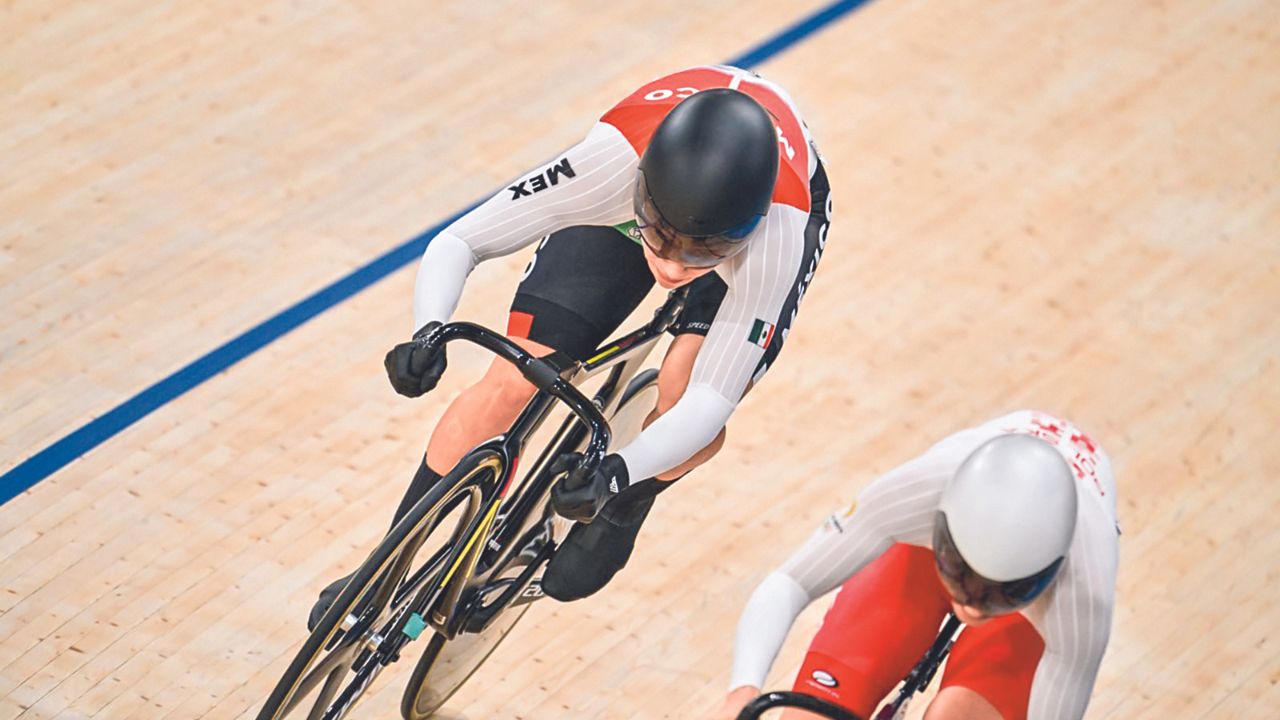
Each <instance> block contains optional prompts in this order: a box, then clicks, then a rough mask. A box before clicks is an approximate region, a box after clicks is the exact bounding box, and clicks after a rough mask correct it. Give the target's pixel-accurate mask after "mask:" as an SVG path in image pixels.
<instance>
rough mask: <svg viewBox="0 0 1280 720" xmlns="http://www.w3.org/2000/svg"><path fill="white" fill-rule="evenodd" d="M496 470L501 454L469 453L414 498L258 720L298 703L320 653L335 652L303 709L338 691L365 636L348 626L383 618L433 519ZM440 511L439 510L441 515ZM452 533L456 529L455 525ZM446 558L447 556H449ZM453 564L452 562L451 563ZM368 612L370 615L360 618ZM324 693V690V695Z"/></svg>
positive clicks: (464, 521)
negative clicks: (312, 699) (318, 690)
mask: <svg viewBox="0 0 1280 720" xmlns="http://www.w3.org/2000/svg"><path fill="white" fill-rule="evenodd" d="M501 471H502V460H501V457H500V456H499V455H498V454H497V453H494V452H492V451H490V452H483V453H472V454H471V455H468V456H467V457H466V458H465V459H464V460H463V461H462V462H461V463H459V464H458V466H457V467H456V468H454V470H453V471H451V472H450V473H449V474H448V475H446V476H445V478H444V479H443V480H441V482H439V483H437V484H436V485H435V487H433V488H432V489H431V490H430V491H429V492H428V493H427V494H426V495H425V496H424V497H423V498H422V499H421V500H419V501H418V503H417V504H416V505H415V506H414V507H413V508H412V509H411V510H410V511H409V512H408V513H407V514H406V515H405V517H404V518H402V519H401V520H400V522H398V523H396V526H395V527H393V528H392V529H391V530H390V531H389V532H388V533H387V535H386V536H385V537H384V538H383V539H382V540H381V541H380V542H379V543H378V545H377V546H376V547H375V548H374V550H373V552H371V553H370V554H369V557H368V558H367V559H366V560H365V561H364V563H363V564H361V565H360V567H359V568H358V569H357V570H356V572H355V573H354V574H353V575H352V578H351V581H350V582H348V583H347V585H346V587H345V588H343V590H342V592H340V593H339V594H338V597H337V598H335V599H334V602H333V604H332V605H331V606H330V607H329V609H328V610H327V611H326V612H325V614H324V616H323V617H321V618H320V621H319V622H318V623H317V624H316V627H315V630H313V631H312V632H311V634H310V635H309V636H308V637H307V639H306V640H305V641H303V644H302V647H301V648H300V649H299V651H298V653H297V655H295V657H294V659H293V661H292V662H290V664H289V667H288V668H287V669H286V670H285V672H284V674H283V675H282V676H281V678H280V680H279V681H278V682H277V683H276V686H275V687H274V688H273V689H272V691H271V694H270V695H269V696H268V697H267V701H266V702H265V703H264V704H263V706H262V709H261V710H260V711H259V712H258V716H257V717H258V720H280V719H281V718H284V717H286V716H288V715H290V714H292V713H293V712H294V711H295V710H299V709H300V706H301V705H302V702H301V701H302V700H305V699H306V696H307V695H309V694H310V692H311V690H314V689H315V687H316V686H317V685H318V684H319V683H320V681H321V679H320V678H319V677H317V675H318V671H319V670H320V669H321V667H324V666H325V665H326V664H327V663H329V660H328V657H326V659H325V660H324V661H320V658H321V656H322V655H326V656H338V657H336V658H335V661H334V662H333V663H329V665H330V667H329V668H328V670H327V672H329V673H330V675H329V676H328V677H327V678H325V679H324V683H325V685H324V687H322V688H321V697H320V698H319V699H318V700H317V703H315V704H313V705H312V710H311V711H310V712H309V714H311V713H314V710H315V707H316V705H319V704H320V702H321V701H325V702H327V700H331V699H332V698H333V696H334V695H335V694H336V693H337V691H338V689H337V687H336V685H335V683H334V680H335V678H338V677H342V678H345V677H346V675H347V674H348V673H347V672H339V671H341V670H344V669H345V670H346V671H349V670H350V668H351V665H352V664H353V663H354V662H355V661H356V660H357V657H356V656H357V654H358V653H359V652H360V650H361V648H358V647H355V645H357V644H359V643H362V642H364V641H365V640H366V637H365V636H363V635H362V636H359V637H357V636H355V635H353V633H352V632H351V631H352V630H355V629H356V628H358V627H363V628H364V629H372V628H376V627H377V626H378V625H379V624H380V623H382V622H383V621H384V620H386V619H389V618H384V617H382V616H383V613H384V611H386V610H387V609H388V608H387V606H388V605H390V604H391V600H392V597H393V595H394V593H395V590H396V587H397V585H399V583H400V581H401V580H402V579H403V578H404V576H405V575H406V574H407V572H408V568H409V563H410V562H411V561H412V559H413V555H414V554H415V553H416V552H417V550H418V549H419V548H420V547H421V546H422V544H423V542H425V541H426V539H427V537H428V536H429V535H430V534H432V533H434V532H435V531H436V530H439V524H438V521H440V520H442V519H444V518H445V517H447V513H448V512H449V511H452V510H453V509H454V508H455V507H456V505H454V504H453V503H454V501H455V500H457V499H458V498H459V497H460V496H461V495H462V493H464V492H468V493H473V500H477V497H476V494H475V493H476V491H478V486H479V485H480V482H481V481H480V478H481V477H482V475H483V474H484V473H486V472H492V473H494V474H495V475H496V474H500V473H501ZM479 512H480V503H479V502H478V501H473V502H472V503H471V504H470V505H469V507H468V509H467V512H466V514H465V516H464V517H463V518H461V520H460V521H459V522H458V523H456V525H457V526H458V527H459V528H461V527H465V526H467V525H469V524H470V523H471V522H473V521H474V520H475V518H476V517H477V516H478V514H479ZM442 513H445V514H444V515H442ZM455 534H457V533H456V531H455ZM450 562H453V561H452V559H450ZM454 566H455V567H456V563H455V564H454ZM442 585H443V583H442ZM441 589H443V588H441ZM370 594H372V595H371V596H370ZM366 596H370V597H368V600H369V601H368V602H362V601H364V600H366ZM358 606H359V607H358ZM371 612H372V614H373V617H372V619H369V620H366V618H367V617H368V615H369V613H371ZM352 616H354V617H357V620H356V622H355V624H354V625H353V626H352V627H349V628H346V629H345V630H343V633H342V635H341V636H339V635H338V631H339V630H340V629H341V628H340V626H341V625H343V624H344V623H345V622H346V621H347V620H348V618H349V617H352ZM339 653H347V654H348V655H349V657H348V658H347V660H349V662H347V661H344V659H343V658H342V657H340V656H339ZM344 663H345V665H344ZM375 674H376V673H375ZM371 679H372V678H370V680H371ZM338 684H340V683H338ZM366 685H367V683H366ZM304 689H305V692H303V693H302V694H301V695H299V690H304ZM361 692H362V691H361ZM326 695H328V698H327V700H326V698H325V696H326ZM357 699H358V695H357V697H356V698H352V700H351V701H350V702H349V703H348V707H347V708H346V709H347V710H349V709H350V706H354V704H355V701H356V700H357ZM345 711H346V710H343V711H341V712H339V714H338V715H337V716H336V717H341V716H342V714H345Z"/></svg>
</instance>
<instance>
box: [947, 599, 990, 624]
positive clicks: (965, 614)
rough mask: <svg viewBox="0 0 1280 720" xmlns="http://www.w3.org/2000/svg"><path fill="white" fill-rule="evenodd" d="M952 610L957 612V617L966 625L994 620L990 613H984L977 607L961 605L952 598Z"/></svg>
mask: <svg viewBox="0 0 1280 720" xmlns="http://www.w3.org/2000/svg"><path fill="white" fill-rule="evenodd" d="M951 612H953V613H955V615H956V619H957V620H959V621H960V622H962V623H964V624H965V625H982V624H984V623H987V622H990V621H991V620H992V617H991V616H990V615H983V614H982V613H981V612H979V611H978V609H977V608H971V607H969V606H968V605H961V604H960V603H958V602H956V601H955V599H952V600H951Z"/></svg>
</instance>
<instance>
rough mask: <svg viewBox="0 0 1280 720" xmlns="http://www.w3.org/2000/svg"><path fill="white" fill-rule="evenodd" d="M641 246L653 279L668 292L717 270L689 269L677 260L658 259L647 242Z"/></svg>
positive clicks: (707, 268)
mask: <svg viewBox="0 0 1280 720" xmlns="http://www.w3.org/2000/svg"><path fill="white" fill-rule="evenodd" d="M642 232H643V231H642ZM640 245H641V247H643V248H644V260H645V262H647V263H649V271H650V272H652V273H653V278H654V279H655V280H657V281H658V284H659V285H661V286H662V287H664V288H666V289H667V290H671V289H674V288H678V287H680V286H681V285H684V284H686V283H689V282H692V281H693V280H696V279H697V278H700V277H702V276H703V275H706V274H707V273H709V272H711V271H712V270H714V269H715V268H709V267H706V268H700V267H687V266H685V265H684V264H682V263H679V262H676V261H675V260H667V259H665V258H660V257H658V256H657V255H655V254H654V252H653V248H651V247H649V243H647V242H642V243H640Z"/></svg>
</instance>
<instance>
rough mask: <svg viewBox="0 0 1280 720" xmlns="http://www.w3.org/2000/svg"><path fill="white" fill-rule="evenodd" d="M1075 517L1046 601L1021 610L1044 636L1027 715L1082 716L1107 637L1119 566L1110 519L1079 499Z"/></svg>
mask: <svg viewBox="0 0 1280 720" xmlns="http://www.w3.org/2000/svg"><path fill="white" fill-rule="evenodd" d="M1080 518H1081V522H1080V525H1079V526H1077V528H1076V539H1075V540H1074V541H1073V542H1072V546H1071V550H1070V552H1069V553H1068V555H1067V563H1066V565H1065V566H1064V568H1063V570H1064V571H1063V573H1062V574H1061V575H1060V576H1059V577H1058V579H1057V581H1055V583H1054V587H1053V589H1052V590H1051V591H1050V592H1051V593H1052V595H1050V596H1049V597H1048V603H1047V606H1045V607H1044V608H1043V610H1042V611H1041V612H1029V613H1027V617H1028V619H1030V620H1031V621H1032V623H1033V624H1034V625H1035V628H1036V631H1037V632H1039V633H1040V637H1042V638H1043V639H1044V654H1043V655H1041V657H1040V664H1039V665H1038V666H1036V674H1035V679H1034V680H1033V681H1032V683H1031V698H1030V701H1029V702H1028V704H1027V718H1028V720H1050V719H1051V718H1052V719H1053V720H1058V719H1059V718H1067V719H1072V718H1081V717H1084V713H1085V709H1086V708H1087V707H1088V705H1089V698H1090V696H1091V695H1092V694H1093V685H1094V682H1095V680H1096V679H1097V676H1098V668H1099V667H1100V666H1101V665H1102V656H1103V654H1104V653H1105V652H1106V649H1107V643H1108V641H1109V640H1110V637H1111V620H1112V615H1113V612H1114V606H1115V585H1116V571H1117V568H1118V565H1119V555H1118V543H1117V540H1116V531H1115V523H1114V521H1112V520H1110V519H1108V518H1107V517H1106V516H1105V515H1104V514H1103V513H1102V512H1100V511H1098V510H1097V508H1096V507H1095V506H1094V505H1093V504H1085V503H1082V504H1081V514H1080ZM1033 608H1034V606H1033Z"/></svg>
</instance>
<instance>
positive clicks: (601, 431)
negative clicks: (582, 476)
mask: <svg viewBox="0 0 1280 720" xmlns="http://www.w3.org/2000/svg"><path fill="white" fill-rule="evenodd" d="M425 340H426V341H427V343H429V344H431V345H435V346H437V347H440V348H443V347H444V346H445V345H447V344H448V343H451V342H453V341H455V340H465V341H467V342H469V343H473V344H475V345H479V346H480V347H482V348H484V349H486V350H488V351H489V352H492V353H493V354H495V355H497V356H498V357H500V358H502V359H503V360H506V361H507V362H509V363H511V364H512V365H514V366H515V367H516V369H517V370H519V371H520V374H521V375H523V376H524V378H525V379H526V380H528V381H529V382H530V383H532V384H533V386H534V387H536V388H537V389H539V390H541V391H543V392H546V393H550V394H551V395H553V396H554V397H555V398H556V399H558V400H560V401H561V402H563V403H564V404H565V405H567V406H569V409H570V410H571V411H573V414H575V415H577V416H578V418H579V419H580V420H582V422H583V423H584V424H586V426H587V428H588V430H590V432H591V437H590V439H589V440H588V441H587V447H586V449H585V450H584V451H583V453H582V463H581V465H580V466H579V467H580V468H581V469H582V470H589V469H594V468H595V467H596V466H598V465H599V464H600V461H601V460H603V459H604V456H605V453H606V452H608V450H609V441H610V431H609V423H608V422H607V421H606V420H605V419H604V415H603V414H601V412H600V409H599V408H597V407H596V406H595V403H593V402H591V400H589V399H588V398H587V396H585V395H583V394H582V392H581V391H579V390H578V388H576V387H574V386H573V383H570V382H568V381H567V380H565V379H564V378H563V377H561V375H560V373H561V369H559V368H556V367H555V366H554V365H552V364H551V363H549V362H547V361H546V360H543V359H541V358H538V357H536V356H534V355H533V354H532V353H530V352H529V351H527V350H525V349H524V348H522V347H520V346H519V345H516V344H515V343H513V342H511V340H509V339H508V338H507V337H506V336H504V335H501V334H499V333H496V332H494V331H492V330H490V329H488V328H485V327H481V326H480V325H476V324H474V323H469V322H451V323H448V324H446V325H441V326H440V327H439V328H437V329H436V330H435V331H434V332H432V333H430V334H428V335H427V337H426V338H425Z"/></svg>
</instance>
